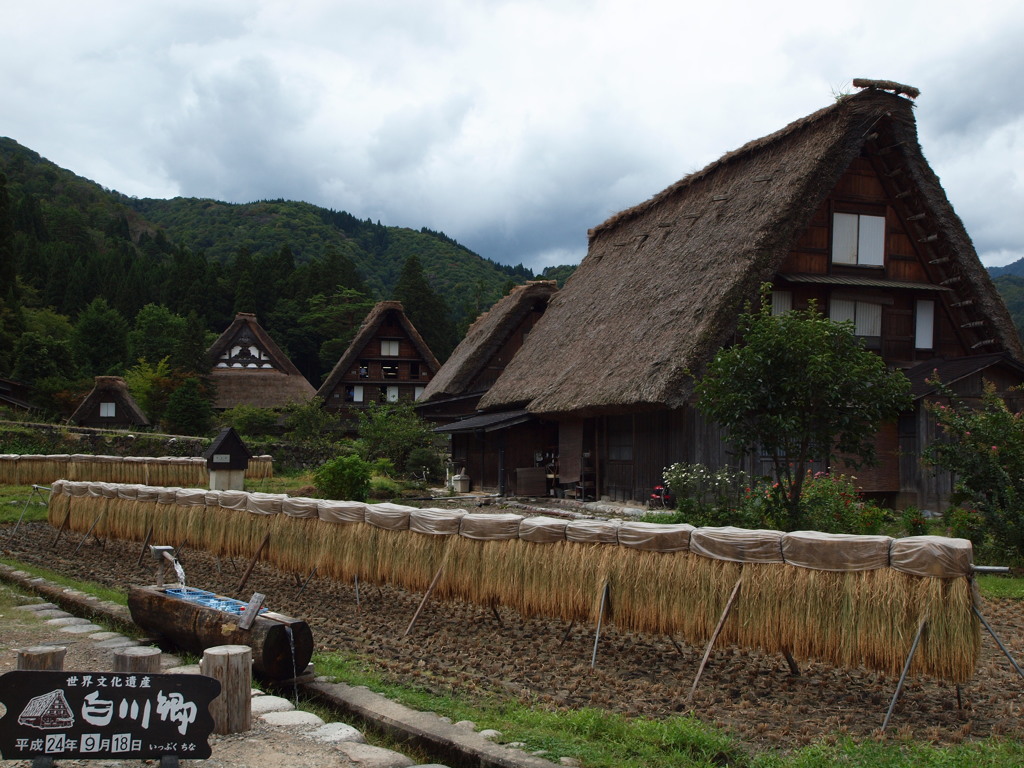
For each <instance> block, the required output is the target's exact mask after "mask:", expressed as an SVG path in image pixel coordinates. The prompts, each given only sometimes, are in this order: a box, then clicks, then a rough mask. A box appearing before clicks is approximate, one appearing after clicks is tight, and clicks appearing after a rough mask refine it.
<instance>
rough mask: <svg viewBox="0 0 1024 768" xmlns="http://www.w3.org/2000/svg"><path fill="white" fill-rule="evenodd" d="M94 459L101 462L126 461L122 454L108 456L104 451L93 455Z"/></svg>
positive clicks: (116, 462) (115, 462) (114, 462)
mask: <svg viewBox="0 0 1024 768" xmlns="http://www.w3.org/2000/svg"><path fill="white" fill-rule="evenodd" d="M92 460H93V461H95V462H97V463H99V464H120V463H122V462H123V461H124V459H123V458H122V457H120V456H106V455H104V454H102V453H100V454H97V455H95V456H93V457H92Z"/></svg>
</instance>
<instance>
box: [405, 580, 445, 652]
mask: <svg viewBox="0 0 1024 768" xmlns="http://www.w3.org/2000/svg"><path fill="white" fill-rule="evenodd" d="M443 572H444V563H441V567H440V568H438V569H437V573H435V574H434V578H433V580H432V581H431V582H430V586H429V587H427V591H426V592H424V593H423V599H422V600H420V605H419V607H418V608H417V609H416V613H414V614H413V616H412V621H410V622H409V626H408V627H406V628H405V633H404V634H403V635H402V637H406V636H407V635H408V634H409V633H410V632H412V627H413V624H415V623H416V619H418V618H419V617H420V611H422V610H423V606H424V605H426V604H427V598H428V597H430V593H431V592H433V591H434V587H436V586H437V582H438V581H440V580H441V574H442V573H443Z"/></svg>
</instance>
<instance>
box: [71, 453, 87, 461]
mask: <svg viewBox="0 0 1024 768" xmlns="http://www.w3.org/2000/svg"><path fill="white" fill-rule="evenodd" d="M68 461H80V462H82V461H92V456H91V455H90V454H88V453H72V454H71V458H70V459H68Z"/></svg>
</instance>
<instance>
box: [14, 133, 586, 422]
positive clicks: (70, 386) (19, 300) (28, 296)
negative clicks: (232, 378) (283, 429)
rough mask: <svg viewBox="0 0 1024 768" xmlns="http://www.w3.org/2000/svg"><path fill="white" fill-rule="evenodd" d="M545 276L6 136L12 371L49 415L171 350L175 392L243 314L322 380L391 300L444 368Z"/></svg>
mask: <svg viewBox="0 0 1024 768" xmlns="http://www.w3.org/2000/svg"><path fill="white" fill-rule="evenodd" d="M558 269H559V270H562V272H560V276H563V273H564V270H565V269H570V270H571V268H558ZM532 278H533V274H532V273H531V272H530V270H528V269H526V268H524V267H523V266H522V265H519V266H515V267H509V266H505V265H501V264H497V263H495V262H493V261H490V260H489V259H485V258H481V257H480V256H478V255H477V254H475V253H473V252H472V251H470V250H469V249H468V248H465V247H464V246H462V245H460V244H459V243H458V242H456V241H455V240H453V239H452V238H450V237H448V236H447V235H445V234H444V233H443V232H435V231H432V230H429V229H427V228H423V229H421V230H418V231H417V230H414V229H407V228H403V227H388V226H383V225H382V224H380V223H379V222H378V223H373V222H372V221H368V220H366V221H364V220H361V219H359V218H357V217H356V216H353V215H352V214H349V213H346V212H344V211H332V210H328V209H325V208H319V207H317V206H315V205H310V204H308V203H301V202H291V201H285V200H268V201H261V202H255V203H249V204H245V205H235V204H229V203H222V202H218V201H215V200H197V199H188V198H176V199H174V200H150V199H145V200H139V199H135V198H130V197H127V196H125V195H122V194H120V193H118V192H115V191H112V190H108V189H105V188H103V187H101V186H100V185H98V184H96V183H95V182H92V181H90V180H88V179H85V178H82V177H80V176H77V175H75V174H74V173H72V172H71V171H68V170H65V169H63V168H60V167H59V166H57V165H54V164H53V163H51V162H49V161H48V160H46V159H44V158H42V157H40V156H39V155H38V154H37V153H36V152H33V151H32V150H30V149H28V148H26V147H23V146H21V145H19V144H18V143H17V142H15V141H13V140H11V139H6V138H0V377H9V378H16V379H19V380H22V381H24V382H26V383H29V384H32V385H34V386H35V387H36V389H37V390H39V391H42V392H43V393H44V399H45V398H49V399H48V400H47V406H48V407H51V408H52V407H53V406H54V404H55V403H56V404H57V405H60V397H61V395H60V393H61V392H64V393H65V399H67V400H68V401H69V402H70V401H72V400H73V399H74V392H72V391H71V390H74V389H75V388H76V387H77V388H78V389H79V390H80V389H81V388H82V387H85V386H88V383H89V381H90V380H91V377H92V376H94V375H99V374H108V373H109V374H117V375H120V374H125V373H131V372H132V371H133V370H135V371H136V372H137V371H138V369H139V366H140V365H142V364H140V362H139V360H140V358H142V360H143V363H144V365H143V368H142V370H145V371H148V372H149V373H148V374H147V375H152V376H155V375H156V373H154V372H155V371H157V370H158V369H157V366H158V364H159V363H160V362H161V360H162V358H163V357H167V358H168V360H167V362H166V366H165V368H166V370H165V369H159V370H160V371H163V373H167V374H168V375H170V377H171V379H174V376H178V377H179V379H178V383H180V379H181V377H186V378H187V377H188V376H189V375H195V374H197V373H199V374H201V373H203V371H201V370H200V369H201V368H202V367H203V361H202V360H201V359H200V358H201V354H198V355H197V350H198V351H199V352H200V353H201V351H202V349H204V345H205V344H207V343H208V342H209V341H210V339H211V338H214V337H215V336H216V334H219V333H220V332H221V331H222V330H223V329H224V328H226V327H227V325H228V324H229V323H230V322H231V320H232V318H233V316H234V314H235V313H236V312H243V311H244V312H255V313H256V315H257V317H258V318H259V321H260V323H261V324H262V325H263V326H264V327H265V328H266V329H267V330H268V331H269V332H270V333H271V335H272V336H274V337H275V339H276V340H277V341H278V343H279V344H281V346H282V347H283V348H284V349H285V351H286V352H287V353H288V354H289V355H290V356H291V357H292V359H293V360H294V362H295V363H296V365H298V366H299V369H300V370H301V371H302V372H303V374H304V375H305V376H306V377H307V378H308V379H309V380H310V382H311V383H312V384H313V385H314V386H316V385H319V383H320V380H321V377H322V376H323V374H324V373H325V372H327V371H329V370H330V368H331V367H332V366H333V364H334V363H335V362H336V361H337V358H338V356H339V355H340V354H341V352H342V351H343V350H344V348H345V346H346V345H347V344H348V341H349V340H350V339H351V338H352V336H353V335H354V333H355V331H356V330H357V329H358V327H359V324H360V322H361V321H362V319H363V317H365V315H366V312H367V311H368V309H369V308H370V307H372V306H373V303H374V302H375V301H378V300H381V299H390V298H399V299H401V300H403V301H404V302H405V303H406V306H407V309H406V313H407V315H408V316H409V317H410V319H411V320H412V322H413V323H414V324H415V325H416V326H417V328H418V329H419V330H420V333H421V334H422V335H423V336H424V338H425V339H426V340H427V343H428V344H429V345H430V347H431V349H432V350H433V351H434V354H435V355H436V356H437V357H438V358H439V359H441V360H443V359H444V358H446V357H447V355H448V354H449V353H450V351H451V349H452V348H453V347H454V346H455V344H457V343H458V341H459V339H460V338H461V334H462V333H463V332H464V331H465V328H466V327H467V326H468V325H469V323H471V322H472V321H473V319H475V317H476V316H477V315H478V314H479V313H480V312H481V311H483V310H485V309H487V308H488V307H490V305H491V304H493V303H494V302H495V301H496V300H497V299H498V298H500V297H501V296H502V295H503V294H504V293H505V292H506V291H507V290H508V289H509V287H510V286H511V285H512V284H513V283H519V282H523V281H524V280H528V279H532ZM131 339H134V341H131ZM145 339H149V340H150V341H152V342H154V343H143V342H144V341H145ZM161 351H162V352H163V354H161ZM146 366H148V367H146ZM161 375H163V374H161ZM171 383H172V384H173V383H174V382H173V381H172V382H171ZM47 393H48V394H47Z"/></svg>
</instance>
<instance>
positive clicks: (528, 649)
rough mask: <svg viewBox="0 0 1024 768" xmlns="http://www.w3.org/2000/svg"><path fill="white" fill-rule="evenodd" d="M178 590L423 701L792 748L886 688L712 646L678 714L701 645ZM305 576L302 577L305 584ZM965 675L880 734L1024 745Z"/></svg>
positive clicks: (56, 553) (38, 553)
mask: <svg viewBox="0 0 1024 768" xmlns="http://www.w3.org/2000/svg"><path fill="white" fill-rule="evenodd" d="M9 532H10V528H9V527H5V528H3V529H2V530H0V537H2V538H0V546H2V547H3V548H4V550H5V554H7V555H8V556H9V557H11V558H15V559H17V560H19V561H22V562H27V563H32V564H36V565H39V566H41V567H46V568H49V569H52V570H55V571H58V572H60V573H62V574H65V575H67V576H69V577H72V578H76V579H80V580H86V581H93V582H97V583H101V584H106V585H109V586H111V587H114V588H117V589H125V588H126V587H127V585H128V584H131V583H136V584H148V583H153V580H154V572H153V566H152V564H151V561H150V560H149V559H148V557H147V558H143V559H142V565H141V566H140V565H137V563H138V561H139V555H140V551H141V547H140V544H139V543H138V542H120V541H116V540H113V539H111V540H107V541H106V542H105V543H103V544H100V543H98V542H96V541H95V540H93V539H89V540H87V541H86V543H85V544H84V545H83V546H81V548H80V549H78V551H77V553H76V551H75V550H76V548H77V547H78V545H79V543H80V542H81V541H82V535H81V534H80V533H67V534H66V535H65V538H64V539H63V540H62V541H61V542H60V543H59V544H58V546H57V547H56V549H54V548H53V547H52V544H53V539H54V534H55V530H54V528H53V527H51V526H50V525H48V524H47V523H45V522H39V521H37V522H32V523H29V524H27V525H24V526H22V528H21V530H19V532H18V534H17V536H16V537H15V538H13V539H8V537H7V534H8V533H9ZM181 561H182V564H183V565H184V568H185V572H186V575H187V581H188V584H189V585H190V586H196V587H200V588H203V589H209V590H213V591H216V592H219V593H222V594H226V595H229V596H232V597H237V598H239V599H248V597H249V596H250V595H251V594H252V593H253V592H257V591H258V592H262V593H264V594H265V595H267V604H268V605H269V606H270V607H271V609H272V610H276V611H279V612H281V613H286V614H289V615H292V616H296V617H300V618H303V619H306V620H307V621H308V622H309V623H310V625H311V627H312V629H313V635H314V639H315V641H316V643H317V650H318V651H332V650H333V651H339V652H341V653H343V654H346V655H350V656H354V657H357V658H360V657H361V658H366V659H369V660H371V661H372V663H373V664H374V665H375V666H376V667H377V668H378V669H381V670H383V672H384V673H385V674H386V675H389V676H391V677H393V678H394V679H395V680H401V681H405V682H407V683H410V684H414V685H417V686H420V687H422V688H424V689H426V690H429V691H431V692H434V693H436V694H438V695H455V696H458V697H464V698H468V699H477V700H481V701H483V700H489V701H493V700H495V699H509V698H511V699H514V700H517V701H520V702H523V703H526V704H530V705H533V706H539V707H546V708H551V709H557V710H578V709H581V708H584V707H594V708H599V709H603V710H606V711H609V712H616V713H620V714H623V715H626V716H631V717H651V718H663V717H665V716H668V715H675V714H679V713H682V712H686V711H692V712H693V714H695V715H696V716H697V717H699V718H700V719H701V720H703V721H705V722H707V723H709V724H714V725H716V726H719V727H721V728H723V729H725V730H726V731H727V732H729V733H731V734H733V735H735V736H736V737H737V738H739V739H740V740H741V741H742V742H743V743H744V744H745V745H747V746H748V747H749V748H751V749H753V750H755V751H757V750H760V749H766V748H773V749H775V748H792V747H798V746H802V745H805V744H809V743H811V742H815V741H818V740H820V739H822V738H842V737H844V736H850V737H853V738H857V739H862V738H869V737H871V736H872V735H873V734H874V733H875V732H876V731H877V729H878V727H879V726H880V725H881V723H882V721H883V718H884V716H885V712H886V708H887V707H888V705H889V700H890V698H891V696H892V693H893V691H894V690H895V686H896V681H897V678H896V676H895V675H893V674H891V673H884V672H876V671H869V670H866V669H863V668H844V667H836V666H831V665H828V664H824V663H812V662H807V661H804V660H802V659H801V658H800V657H799V655H797V662H798V664H799V666H800V672H801V674H800V675H799V676H793V675H791V674H790V672H789V667H788V666H787V664H786V661H785V660H784V658H783V657H782V656H781V655H780V654H774V653H765V652H760V651H756V650H750V649H747V648H739V647H736V646H731V645H728V644H723V645H721V646H720V647H717V648H716V649H715V650H714V651H713V652H712V654H711V657H710V664H709V665H708V668H707V670H706V671H705V673H704V676H703V678H702V679H701V682H700V685H699V687H698V688H697V691H696V694H695V696H694V699H693V701H692V705H688V704H687V703H686V701H685V699H686V694H687V693H688V691H689V688H690V684H691V683H692V681H693V678H694V675H695V673H696V670H697V667H698V665H699V664H700V660H701V656H702V654H703V651H704V648H703V647H693V646H690V645H686V644H685V643H683V642H682V640H681V639H680V638H670V637H668V636H665V635H657V634H648V633H642V632H629V631H625V630H623V629H621V628H616V627H614V626H605V627H604V628H603V629H602V632H601V637H600V641H599V643H598V644H597V653H596V664H595V666H594V667H593V668H591V659H592V654H593V653H594V645H595V644H594V640H595V627H594V626H593V624H592V623H590V622H589V621H587V620H580V621H576V622H573V623H567V622H562V621H556V620H549V619H542V618H530V619H527V618H524V617H522V616H520V615H519V614H517V613H516V612H515V611H512V610H511V609H509V608H507V607H505V606H502V605H500V604H496V605H494V606H493V607H488V606H486V605H477V604H470V603H464V602H458V601H446V602H440V601H437V600H434V599H431V600H428V601H427V603H426V605H425V606H424V608H423V611H422V613H421V614H420V616H419V618H418V620H417V622H416V623H415V625H414V626H413V627H412V630H411V631H410V632H409V634H408V635H407V636H406V635H405V634H404V633H405V632H406V630H407V629H408V627H409V624H410V621H411V620H412V618H413V615H414V614H415V613H416V610H417V607H418V606H419V604H420V601H421V600H422V597H423V595H422V592H415V591H406V590H403V589H399V588H397V587H393V586H382V587H377V586H374V585H371V584H369V583H363V584H361V585H360V589H359V590H358V592H357V590H356V589H355V585H354V583H353V582H352V581H349V580H340V579H337V580H336V579H328V578H323V577H322V576H321V575H319V574H318V575H316V576H314V577H313V578H312V579H311V580H310V581H309V583H308V584H307V585H306V586H305V589H302V587H301V583H300V582H301V579H297V578H296V577H295V575H293V574H288V573H283V572H281V571H278V570H276V569H274V568H272V567H270V566H268V565H265V564H263V563H260V564H257V566H256V567H255V569H254V570H253V572H252V575H251V577H250V579H249V581H248V583H247V584H246V585H245V588H244V589H243V590H241V591H238V585H239V581H240V580H241V576H242V573H243V572H244V570H245V569H246V567H247V565H248V562H247V561H245V560H243V559H241V558H239V557H236V558H234V559H232V558H229V557H223V558H220V559H218V558H215V557H213V556H212V555H210V554H208V553H206V552H204V551H199V550H192V549H188V548H186V549H185V550H184V552H183V553H182V557H181ZM307 575H308V574H307ZM982 611H983V613H984V614H985V616H986V618H987V619H988V621H989V622H990V624H991V625H992V626H993V628H994V629H995V630H996V632H997V633H998V634H999V635H1000V637H1001V638H1002V640H1003V641H1004V643H1006V645H1007V646H1008V647H1009V649H1010V650H1011V652H1012V653H1014V655H1015V656H1017V657H1018V658H1019V657H1021V656H1022V655H1024V606H1022V604H1021V600H1019V599H1017V598H1014V597H1005V598H990V599H987V600H985V601H984V604H983V607H982ZM978 658H979V663H978V667H977V671H976V673H975V674H974V675H973V676H971V677H970V679H969V680H967V681H966V682H964V683H963V684H961V685H959V686H957V685H956V684H954V683H952V682H948V681H939V680H935V679H931V678H928V677H921V676H912V677H911V678H910V679H909V681H908V684H907V686H906V687H905V689H904V693H903V695H902V697H901V699H900V703H899V705H898V706H897V709H896V711H895V714H894V716H893V720H892V723H891V725H890V729H891V732H892V735H894V736H896V737H907V738H914V739H919V740H925V741H931V742H934V743H938V744H953V743H959V742H962V741H965V740H971V739H975V738H979V737H988V736H1006V737H1010V738H1020V737H1021V736H1022V735H1024V726H1022V722H1021V717H1020V714H1021V710H1022V707H1024V685H1022V683H1024V681H1022V680H1021V678H1020V677H1018V676H1017V674H1016V672H1014V671H1013V669H1012V668H1011V667H1010V665H1009V664H1008V663H1007V662H1006V660H1005V657H1004V656H1002V654H1001V653H1000V652H999V651H998V649H997V648H996V646H995V644H994V643H993V642H992V640H991V639H990V638H989V637H988V636H987V635H985V636H984V637H983V638H982V643H981V650H980V654H979V657H978Z"/></svg>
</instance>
